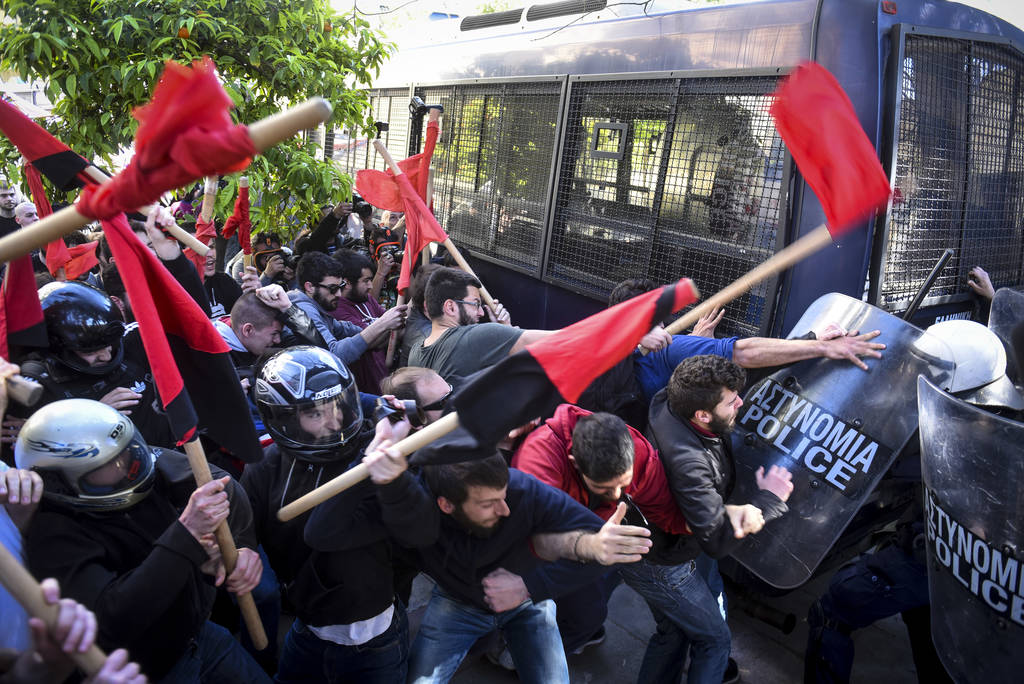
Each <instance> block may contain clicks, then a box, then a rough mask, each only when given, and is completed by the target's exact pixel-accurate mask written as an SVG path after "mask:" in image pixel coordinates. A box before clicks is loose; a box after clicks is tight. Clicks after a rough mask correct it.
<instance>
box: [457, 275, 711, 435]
mask: <svg viewBox="0 0 1024 684" xmlns="http://www.w3.org/2000/svg"><path fill="white" fill-rule="evenodd" d="M696 299H697V291H696V289H695V288H694V286H693V283H692V282H691V281H690V280H689V279H688V278H684V279H682V280H680V281H679V282H677V283H675V284H674V285H666V286H664V287H661V288H658V289H656V290H652V291H650V292H647V293H645V294H642V295H640V296H638V297H634V298H633V299H630V300H628V301H625V302H623V303H621V304H618V305H616V306H613V307H611V308H610V309H605V310H604V311H601V312H600V313H597V314H594V315H593V316H590V317H589V318H585V319H583V320H582V321H579V322H577V323H574V324H572V325H570V326H568V327H566V328H563V329H561V330H559V331H557V332H554V333H552V334H550V335H548V336H546V337H544V338H543V339H542V340H540V341H538V342H535V343H533V344H531V345H528V346H527V347H526V349H524V350H523V351H521V352H519V353H517V354H514V355H512V356H509V357H508V358H507V359H504V360H503V361H501V362H500V363H498V364H496V365H494V366H492V367H491V368H489V369H487V370H486V371H483V372H481V373H479V374H477V375H476V376H474V377H473V379H472V381H471V382H469V383H468V384H467V385H465V386H464V387H463V388H461V389H460V390H459V391H458V392H456V393H455V395H453V397H452V403H453V405H454V407H455V410H456V412H457V413H458V414H459V424H460V425H461V426H462V427H464V428H465V429H466V431H468V432H469V433H470V434H471V435H473V437H474V438H475V439H476V440H477V441H478V442H479V443H480V444H485V445H494V444H497V443H498V442H499V441H501V440H502V439H503V438H504V437H505V435H507V434H508V432H509V430H512V429H513V428H516V427H518V426H520V425H524V424H525V423H528V422H529V421H531V420H533V419H534V418H537V417H545V416H549V415H551V414H552V413H553V412H554V410H555V408H556V407H557V406H558V405H559V404H564V403H570V404H572V403H575V401H576V400H577V399H578V398H579V396H580V394H582V393H583V390H585V389H586V388H587V386H588V385H589V384H590V383H591V382H592V381H593V380H594V378H596V377H597V376H599V375H601V374H602V373H604V372H605V371H607V370H608V369H609V368H611V367H612V366H614V365H615V364H616V363H618V362H619V361H621V360H622V359H624V358H626V357H627V356H628V355H629V354H632V353H633V350H634V349H636V346H637V344H639V343H640V340H641V339H642V338H643V336H644V335H646V334H647V333H648V332H650V330H651V328H653V327H654V326H656V325H658V324H659V323H660V322H661V321H662V320H663V319H664V318H665V317H666V316H668V315H670V314H672V313H675V312H676V311H679V310H680V309H682V308H684V307H686V306H689V305H690V304H692V303H693V302H694V301H696Z"/></svg>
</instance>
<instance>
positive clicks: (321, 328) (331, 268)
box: [288, 252, 406, 364]
mask: <svg viewBox="0 0 1024 684" xmlns="http://www.w3.org/2000/svg"><path fill="white" fill-rule="evenodd" d="M296 277H297V281H298V284H299V289H296V290H291V291H290V292H289V293H288V299H289V300H291V302H292V303H294V304H295V305H296V306H298V307H299V308H300V309H302V310H303V311H305V312H306V314H307V315H308V316H309V318H310V320H312V322H313V324H314V325H315V326H316V329H317V331H318V332H319V333H320V335H321V336H322V337H323V339H324V343H325V345H326V348H327V350H328V351H330V352H331V353H332V354H334V355H335V356H337V357H338V358H339V359H341V361H342V362H343V363H346V364H350V363H354V362H355V361H357V360H359V358H360V357H361V356H363V354H364V353H365V352H366V350H367V349H369V348H371V347H374V346H376V345H381V344H387V341H388V335H389V334H390V333H391V331H392V330H397V329H399V328H401V327H402V325H403V323H404V322H405V308H406V307H405V305H402V306H396V307H394V308H391V309H388V310H387V311H385V312H384V313H383V314H382V315H381V316H380V317H379V318H377V319H376V320H375V321H373V322H372V323H369V324H368V325H367V326H366V327H365V328H361V327H360V326H358V325H356V324H355V323H350V322H348V321H339V320H337V319H336V318H334V317H333V316H332V315H331V314H332V312H333V311H334V310H335V309H337V308H338V302H339V301H340V300H341V290H342V288H344V287H345V286H346V285H347V284H348V283H347V282H346V281H345V279H344V278H343V275H342V267H341V264H340V263H338V261H337V260H336V259H334V258H332V257H329V256H327V255H326V254H324V253H323V252H310V253H309V254H306V255H305V256H303V257H302V259H300V260H299V264H298V266H297V268H296Z"/></svg>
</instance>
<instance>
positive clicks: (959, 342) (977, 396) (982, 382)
mask: <svg viewBox="0 0 1024 684" xmlns="http://www.w3.org/2000/svg"><path fill="white" fill-rule="evenodd" d="M928 333H929V334H930V335H934V336H936V337H938V338H939V339H941V340H942V341H943V342H945V343H946V345H947V346H948V347H949V349H950V350H951V351H952V352H953V361H954V363H955V364H956V367H955V368H954V370H953V377H952V379H951V380H950V382H949V386H948V387H945V388H944V389H946V390H947V391H949V392H950V393H951V394H955V395H956V396H958V397H960V398H961V399H963V400H964V401H966V402H968V403H970V404H974V405H975V406H988V407H1002V408H1009V409H1013V410H1018V411H1019V410H1021V409H1024V398H1022V397H1021V395H1020V392H1018V391H1017V388H1016V387H1014V385H1013V382H1011V381H1010V379H1009V378H1008V377H1007V376H1006V349H1005V348H1004V347H1003V343H1002V341H1000V339H999V336H998V335H996V334H995V333H994V332H992V331H991V330H989V329H988V328H986V327H985V326H983V325H982V324H981V323H976V322H974V321H964V320H952V321H942V322H940V323H935V324H934V325H931V326H929V327H928Z"/></svg>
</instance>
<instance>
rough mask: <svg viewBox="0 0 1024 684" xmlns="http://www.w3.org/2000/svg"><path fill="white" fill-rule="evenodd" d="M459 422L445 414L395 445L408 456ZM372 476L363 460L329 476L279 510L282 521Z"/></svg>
mask: <svg viewBox="0 0 1024 684" xmlns="http://www.w3.org/2000/svg"><path fill="white" fill-rule="evenodd" d="M458 426H459V416H458V414H456V413H449V414H448V415H446V416H441V418H440V419H438V420H437V421H435V422H433V423H431V424H430V425H428V426H426V427H425V428H423V429H422V430H420V431H418V432H414V433H412V434H411V435H409V436H408V437H406V438H405V439H403V440H400V441H398V442H396V443H395V445H394V448H395V449H398V451H399V452H400V453H401V454H402V455H403V456H409V454H411V453H413V452H414V451H416V450H417V449H421V448H422V447H424V446H426V445H427V444H430V443H431V442H433V441H434V440H435V439H438V438H440V437H443V436H444V435H447V434H448V433H449V432H451V431H452V430H454V429H455V428H457V427H458ZM369 476H370V470H369V468H367V467H366V466H365V465H363V464H362V463H360V464H359V465H357V466H355V467H354V468H350V469H349V470H346V471H345V472H344V473H342V474H341V475H339V476H338V477H336V478H334V479H333V480H328V481H327V482H325V483H324V484H322V485H320V486H319V487H317V488H316V489H314V490H313V491H311V492H308V493H307V494H305V495H304V496H300V497H299V498H298V499H296V500H295V501H292V502H291V503H290V504H288V505H287V506H285V507H284V508H282V509H281V510H279V511H278V512H277V519H278V520H280V521H282V522H288V521H289V520H291V519H293V518H296V517H298V516H300V515H302V514H303V513H305V512H306V511H309V510H311V509H313V508H314V507H315V506H318V505H320V504H322V503H323V502H324V501H327V500H328V499H330V498H331V497H332V496H335V495H337V494H341V493H342V492H343V491H345V490H346V489H349V488H351V487H354V486H355V485H357V484H359V483H360V482H362V481H363V480H365V479H366V478H368V477H369Z"/></svg>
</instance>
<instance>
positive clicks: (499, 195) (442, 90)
mask: <svg viewBox="0 0 1024 684" xmlns="http://www.w3.org/2000/svg"><path fill="white" fill-rule="evenodd" d="M416 92H417V94H418V95H419V96H420V97H422V98H423V101H424V102H426V103H427V104H438V103H440V104H442V105H444V118H443V119H442V123H443V125H442V127H441V128H442V133H441V139H440V140H439V141H438V144H437V148H436V149H435V151H434V157H433V166H434V213H435V214H436V215H437V218H438V220H439V221H440V223H441V225H442V226H443V227H444V228H445V230H446V231H448V233H449V234H450V235H451V237H452V240H454V241H455V243H456V244H458V245H459V246H460V247H461V246H465V247H468V248H470V249H472V250H473V251H474V252H476V253H477V254H482V255H486V256H489V257H491V258H494V259H497V260H498V261H500V262H501V263H503V264H507V265H510V266H513V267H515V268H517V269H518V270H521V271H523V272H526V273H529V274H531V275H535V276H539V275H540V265H541V250H542V248H543V236H544V210H545V201H546V199H547V193H548V183H549V178H550V175H551V159H552V154H553V153H554V148H555V129H556V121H557V118H558V108H559V97H560V93H561V84H560V83H558V82H555V81H550V82H527V83H514V82H505V83H492V84H472V85H454V86H443V87H429V86H428V87H422V88H417V91H416ZM425 130H426V124H425V123H424V132H425Z"/></svg>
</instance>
